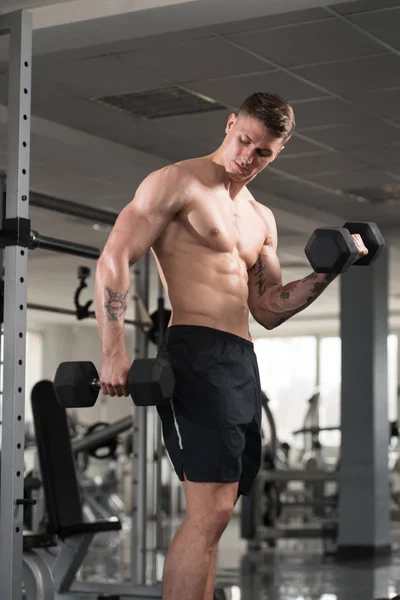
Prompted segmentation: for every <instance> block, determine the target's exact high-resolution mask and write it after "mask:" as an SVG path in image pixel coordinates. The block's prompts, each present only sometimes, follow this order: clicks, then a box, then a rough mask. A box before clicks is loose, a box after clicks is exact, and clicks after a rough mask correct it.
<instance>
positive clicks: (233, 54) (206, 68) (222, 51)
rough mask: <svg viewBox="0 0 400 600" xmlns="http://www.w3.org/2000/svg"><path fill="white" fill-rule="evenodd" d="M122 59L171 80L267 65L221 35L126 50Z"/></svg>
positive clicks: (238, 71) (263, 69) (263, 68)
mask: <svg viewBox="0 0 400 600" xmlns="http://www.w3.org/2000/svg"><path fill="white" fill-rule="evenodd" d="M123 58H124V59H126V60H129V61H132V62H133V63H134V64H135V65H138V66H139V67H141V68H143V69H146V70H147V69H153V70H154V71H156V72H157V73H160V74H162V75H164V76H166V77H169V78H170V79H172V80H174V81H177V82H183V81H192V80H194V79H205V78H206V77H207V78H211V77H223V76H229V75H239V74H241V73H255V72H256V71H265V70H267V69H268V65H266V64H265V62H264V61H262V60H258V59H257V58H254V57H253V56H250V54H248V53H246V52H245V51H242V50H239V49H238V48H235V47H234V46H232V45H231V44H229V43H228V42H226V41H224V40H223V39H220V38H209V39H207V40H199V41H195V42H192V43H188V44H182V45H179V46H171V45H167V46H160V47H157V48H147V49H145V50H137V51H134V52H128V53H126V54H124V55H123Z"/></svg>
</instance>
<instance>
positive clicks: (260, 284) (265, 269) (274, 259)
mask: <svg viewBox="0 0 400 600" xmlns="http://www.w3.org/2000/svg"><path fill="white" fill-rule="evenodd" d="M281 284H282V271H281V266H280V264H279V259H278V256H277V254H276V252H275V249H274V247H273V246H272V245H270V244H265V245H264V246H263V247H262V249H261V251H260V253H259V255H258V257H257V260H256V262H255V264H254V265H253V267H251V269H249V271H248V287H249V300H248V304H249V310H250V312H251V314H252V315H253V316H254V318H257V312H258V310H260V309H263V310H264V309H265V308H266V307H267V296H268V293H269V292H271V290H274V289H276V288H277V287H279V286H280V285H281Z"/></svg>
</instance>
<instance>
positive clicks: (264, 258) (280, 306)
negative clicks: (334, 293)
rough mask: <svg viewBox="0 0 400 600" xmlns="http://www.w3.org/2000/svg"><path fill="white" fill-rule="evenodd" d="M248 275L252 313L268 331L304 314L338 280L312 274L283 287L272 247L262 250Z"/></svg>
mask: <svg viewBox="0 0 400 600" xmlns="http://www.w3.org/2000/svg"><path fill="white" fill-rule="evenodd" d="M248 275H249V281H248V286H249V298H248V304H249V309H250V312H251V314H252V315H253V317H254V318H255V320H256V321H257V322H258V323H260V324H261V325H263V326H264V327H265V328H266V329H274V328H275V327H278V325H281V324H282V323H284V322H285V321H287V320H288V319H290V317H293V315H295V314H297V313H299V312H300V311H302V310H304V309H305V308H306V307H307V306H309V305H310V304H312V302H314V300H316V299H317V298H318V296H320V295H321V294H322V292H323V291H324V290H325V289H326V288H327V286H328V285H329V284H330V283H331V282H332V281H333V280H334V279H335V277H336V275H331V274H329V273H315V272H313V273H310V275H307V277H304V278H303V279H299V280H297V281H292V282H290V283H287V284H286V285H283V283H282V272H281V267H280V265H279V259H278V257H277V255H276V252H275V250H274V248H273V246H271V245H270V244H265V245H264V246H263V248H262V250H261V252H260V254H259V256H258V258H257V261H256V263H255V265H254V266H253V267H252V268H251V269H249V271H248Z"/></svg>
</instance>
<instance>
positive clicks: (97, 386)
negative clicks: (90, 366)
mask: <svg viewBox="0 0 400 600" xmlns="http://www.w3.org/2000/svg"><path fill="white" fill-rule="evenodd" d="M89 385H90V387H92V388H94V389H95V390H100V388H101V385H100V379H98V378H97V377H95V378H94V379H92V381H91V382H90V383H89Z"/></svg>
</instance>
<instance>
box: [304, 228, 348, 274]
mask: <svg viewBox="0 0 400 600" xmlns="http://www.w3.org/2000/svg"><path fill="white" fill-rule="evenodd" d="M305 254H306V256H307V258H308V260H309V261H310V264H311V266H312V268H313V269H314V271H315V272H316V273H336V274H338V273H344V272H345V271H347V269H348V268H349V267H350V265H351V264H352V263H353V261H354V259H355V257H356V256H357V246H356V245H355V243H354V241H353V238H352V237H351V234H350V232H349V231H348V230H347V229H345V228H343V227H321V228H319V229H316V230H315V231H314V233H313V234H312V235H311V237H310V239H309V241H308V242H307V245H306V247H305Z"/></svg>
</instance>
